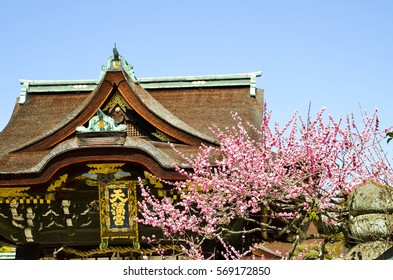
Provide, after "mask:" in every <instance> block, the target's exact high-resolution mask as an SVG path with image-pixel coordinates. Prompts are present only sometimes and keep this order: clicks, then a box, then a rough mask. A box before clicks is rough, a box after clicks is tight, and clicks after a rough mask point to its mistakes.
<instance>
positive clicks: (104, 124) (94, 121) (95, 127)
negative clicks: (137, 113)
mask: <svg viewBox="0 0 393 280" xmlns="http://www.w3.org/2000/svg"><path fill="white" fill-rule="evenodd" d="M126 129H127V126H126V125H125V124H116V123H115V121H114V120H113V119H112V118H111V117H110V116H107V115H105V114H104V112H102V111H101V110H100V109H98V111H97V115H96V116H94V117H92V118H91V119H90V120H89V125H88V127H84V126H78V127H77V128H76V130H77V131H78V132H82V133H83V132H100V131H124V130H126Z"/></svg>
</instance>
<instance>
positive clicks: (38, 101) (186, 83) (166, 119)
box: [0, 56, 263, 185]
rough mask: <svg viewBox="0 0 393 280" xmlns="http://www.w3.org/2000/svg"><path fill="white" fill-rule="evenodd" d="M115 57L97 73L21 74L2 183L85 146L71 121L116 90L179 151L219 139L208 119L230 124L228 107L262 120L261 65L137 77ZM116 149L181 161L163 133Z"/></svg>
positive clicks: (3, 136)
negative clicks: (238, 70)
mask: <svg viewBox="0 0 393 280" xmlns="http://www.w3.org/2000/svg"><path fill="white" fill-rule="evenodd" d="M113 63H114V57H113V56H111V57H109V58H108V62H107V65H106V66H103V67H102V68H101V74H100V77H99V79H97V80H71V81H69V80H68V81H66V80H63V81H59V80H57V81H48V80H21V81H20V82H21V84H22V89H21V96H20V97H19V98H18V100H17V102H16V104H15V107H14V111H13V114H12V116H11V118H10V121H9V123H8V124H7V126H6V127H5V128H4V130H3V131H1V132H0V145H1V147H2V149H1V150H0V166H1V167H0V185H1V184H2V181H3V183H4V182H6V181H7V180H10V178H11V177H12V178H14V177H15V176H16V177H17V175H18V174H36V175H34V176H39V175H37V174H43V173H45V168H49V167H48V165H49V162H51V163H52V164H53V162H54V161H56V159H57V158H60V157H62V156H64V155H66V154H67V153H72V151H82V150H83V151H86V150H87V149H88V148H89V147H81V146H80V145H78V134H77V131H76V127H78V126H83V125H86V124H87V122H88V121H89V120H90V119H91V118H93V117H94V115H95V114H96V113H97V110H99V109H100V108H103V106H104V105H105V104H108V102H109V101H110V99H111V98H112V99H113V98H115V97H114V96H115V95H116V94H117V95H118V96H117V98H120V99H121V100H123V101H122V102H124V103H125V104H126V105H124V106H126V107H129V108H130V109H132V110H133V111H134V112H135V114H136V116H138V118H140V119H141V120H142V121H143V123H146V124H147V125H148V126H149V129H156V130H157V132H159V133H162V134H163V135H165V136H166V137H168V139H169V138H171V139H174V141H175V145H177V147H178V148H179V149H180V150H182V151H185V153H196V152H197V151H198V147H199V145H200V144H202V143H204V144H208V145H219V143H218V141H217V139H215V138H214V136H213V135H212V134H211V132H210V129H209V127H211V126H212V125H217V126H218V127H221V128H225V127H228V126H231V125H232V124H233V119H232V118H231V112H238V113H239V115H240V116H241V117H242V118H243V119H244V120H245V121H248V122H251V123H253V124H255V125H259V124H260V122H261V118H262V107H263V106H262V103H263V90H261V89H257V88H256V77H259V76H261V72H251V73H243V74H229V75H212V76H183V77H158V78H137V77H136V76H135V73H134V71H133V67H132V65H130V64H128V63H127V61H126V60H125V59H124V58H123V57H120V59H119V61H117V64H116V65H115V64H113ZM94 148H95V149H99V148H102V149H108V148H110V145H109V144H101V146H100V145H98V146H95V147H94ZM116 148H118V147H116ZM121 149H123V150H124V149H129V150H133V151H136V150H138V151H141V152H143V153H146V154H147V155H148V156H149V157H151V158H153V159H154V160H155V161H156V162H157V163H158V165H159V166H161V167H162V168H163V169H170V168H171V166H173V164H180V157H179V156H178V155H177V154H176V153H175V152H174V151H173V149H172V148H171V145H170V144H169V143H168V142H165V141H158V140H157V139H156V140H154V139H153V140H152V139H145V138H135V137H130V136H127V139H126V141H125V142H124V143H123V144H122V146H121ZM86 154H88V153H86ZM10 176H11V177H10ZM26 176H27V175H26ZM34 176H33V177H34ZM16 177H15V178H16ZM30 177H31V176H30ZM26 178H27V177H26ZM8 183H9V181H8ZM8 183H7V184H8Z"/></svg>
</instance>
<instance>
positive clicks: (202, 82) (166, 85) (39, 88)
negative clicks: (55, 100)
mask: <svg viewBox="0 0 393 280" xmlns="http://www.w3.org/2000/svg"><path fill="white" fill-rule="evenodd" d="M107 71H124V72H125V73H126V74H127V75H128V76H129V77H130V78H131V79H132V81H133V82H135V83H138V84H140V85H141V86H142V87H143V88H145V89H160V88H162V89H170V88H205V87H226V86H249V87H250V96H253V97H254V96H255V95H256V78H257V77H260V76H261V75H262V71H258V72H250V73H241V74H225V75H205V76H173V77H155V78H140V79H137V78H136V76H135V72H134V69H133V66H132V65H131V64H128V63H127V61H126V60H125V59H124V57H122V56H119V60H115V59H114V56H110V57H109V58H108V61H107V64H106V65H103V66H102V67H101V73H100V77H99V79H98V80H52V81H51V80H24V79H22V80H20V83H21V84H22V89H21V92H20V97H19V103H20V104H24V103H25V102H26V100H27V98H28V95H29V94H30V93H46V92H47V93H54V92H58V93H62V92H74V93H77V92H91V91H93V90H94V88H96V86H97V85H98V84H99V83H100V81H101V80H102V79H103V77H104V75H105V73H106V72H107Z"/></svg>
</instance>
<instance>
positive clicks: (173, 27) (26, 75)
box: [0, 0, 393, 130]
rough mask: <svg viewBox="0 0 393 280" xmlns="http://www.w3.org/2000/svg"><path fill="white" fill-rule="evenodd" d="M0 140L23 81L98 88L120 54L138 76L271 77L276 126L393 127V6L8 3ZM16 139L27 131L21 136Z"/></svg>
mask: <svg viewBox="0 0 393 280" xmlns="http://www.w3.org/2000/svg"><path fill="white" fill-rule="evenodd" d="M0 26H1V31H0V34H1V44H0V55H1V59H0V61H1V64H2V65H1V68H2V70H1V75H0V100H1V102H0V130H2V129H3V128H4V126H5V125H6V124H7V123H8V120H9V118H10V116H11V112H12V109H13V107H14V103H15V100H16V98H17V97H18V96H19V92H20V89H21V85H20V84H19V79H37V80H40V79H41V80H42V79H45V80H47V79H49V80H50V79H58V80H62V79H97V78H98V77H99V73H100V67H101V65H103V64H105V63H106V60H107V58H108V57H109V56H110V55H112V48H113V44H114V43H116V44H117V47H118V50H119V52H120V54H121V55H122V56H124V57H125V58H126V59H127V61H128V62H129V63H131V64H132V65H133V66H134V70H135V72H136V75H137V77H157V76H184V75H211V74H235V73H244V72H254V71H259V70H262V71H263V75H262V77H260V78H258V80H257V86H258V87H260V88H263V89H264V90H265V99H266V100H267V102H268V107H269V108H270V109H272V110H273V112H274V114H273V118H274V120H276V121H277V122H279V123H281V124H283V123H284V122H286V121H287V120H288V119H289V117H290V116H291V115H292V114H293V113H294V112H295V111H298V112H299V113H300V114H301V115H306V114H307V111H308V106H309V103H310V102H311V104H312V107H311V112H312V113H315V112H317V111H319V110H320V108H321V107H323V106H325V107H327V112H328V113H330V114H332V115H333V116H341V115H346V114H347V113H351V112H354V113H356V114H358V113H359V106H361V107H362V108H363V110H366V111H367V112H369V113H371V112H372V111H373V110H374V109H375V108H378V109H379V116H380V119H381V124H382V126H391V125H393V112H392V106H393V102H392V101H393V97H392V96H393V1H381V0H370V1H362V0H356V1H350V0H347V1H344V0H327V1H301V0H300V1H294V0H292V1H290V0H288V1H283V0H270V1H266V0H259V1H251V0H242V1H231V0H226V1H219V0H216V1H212V0H210V1H205V0H199V1H180V0H178V1H170V0H169V1H158V0H157V1H132V0H130V1H123V0H117V1H98V0H96V1H83V0H78V1H75V0H68V1H18V0H13V1H1V3H0ZM15 129H17V128H15Z"/></svg>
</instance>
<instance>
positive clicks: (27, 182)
mask: <svg viewBox="0 0 393 280" xmlns="http://www.w3.org/2000/svg"><path fill="white" fill-rule="evenodd" d="M260 75H261V72H253V73H245V74H232V75H214V76H185V77H161V78H141V79H137V78H136V76H135V74H134V71H133V67H132V65H130V64H128V63H127V61H126V60H125V59H124V58H123V57H122V56H119V55H118V54H117V53H116V52H114V55H113V56H111V57H109V59H108V61H107V64H106V65H105V66H102V69H101V74H100V76H99V79H98V80H71V81H70V80H61V81H48V80H42V81H40V80H21V86H22V89H21V94H20V97H19V98H18V99H17V102H16V104H15V108H14V111H13V114H12V116H11V118H10V120H9V123H8V125H7V126H6V127H5V128H4V130H3V131H1V132H0V146H1V149H0V246H2V245H7V246H14V247H16V248H17V249H16V259H39V258H43V257H48V256H49V257H51V256H52V257H54V256H56V257H58V258H59V257H60V256H63V258H72V257H78V256H79V257H80V256H84V255H83V252H91V253H90V254H85V256H93V257H94V255H96V256H110V255H111V254H113V253H114V252H115V251H113V250H112V251H111V248H122V249H123V250H122V251H121V250H118V251H117V252H120V253H121V254H123V255H126V254H130V253H132V252H139V251H141V250H143V249H144V248H145V249H147V248H148V245H147V244H145V243H144V241H143V239H142V236H149V235H151V234H159V233H158V231H157V229H154V228H148V227H145V226H143V225H140V224H138V223H136V222H135V221H134V217H135V216H136V215H138V209H137V200H138V195H139V190H138V177H140V178H142V179H143V180H145V182H146V183H147V184H149V185H150V186H151V189H152V190H154V192H155V194H156V195H157V196H158V197H163V196H169V197H171V198H172V199H174V200H176V199H179V197H178V196H177V195H176V193H173V192H171V191H169V190H168V189H166V187H165V186H164V185H163V184H161V183H160V182H157V181H156V180H154V179H153V177H152V176H151V175H152V174H153V175H155V176H158V177H160V178H163V179H165V180H181V179H182V178H181V176H180V175H179V174H178V173H177V172H176V171H175V170H174V165H175V164H181V158H180V157H179V156H178V155H177V153H176V152H175V151H174V150H173V148H172V147H171V145H175V146H176V148H177V149H179V150H180V151H182V152H183V153H185V154H192V153H194V154H195V153H197V152H198V147H199V146H200V145H201V144H206V145H219V143H218V142H217V140H216V139H215V138H214V137H213V136H212V134H211V133H210V130H209V127H211V126H212V125H213V124H215V125H217V126H218V127H222V128H224V127H227V126H231V125H232V124H233V119H232V117H231V112H237V113H238V114H239V115H240V116H241V118H242V119H243V120H245V121H249V122H252V123H254V124H256V125H259V124H260V122H261V118H262V107H263V104H262V103H263V90H261V89H258V88H256V78H257V77H259V76H260ZM155 232H157V233H155Z"/></svg>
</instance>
